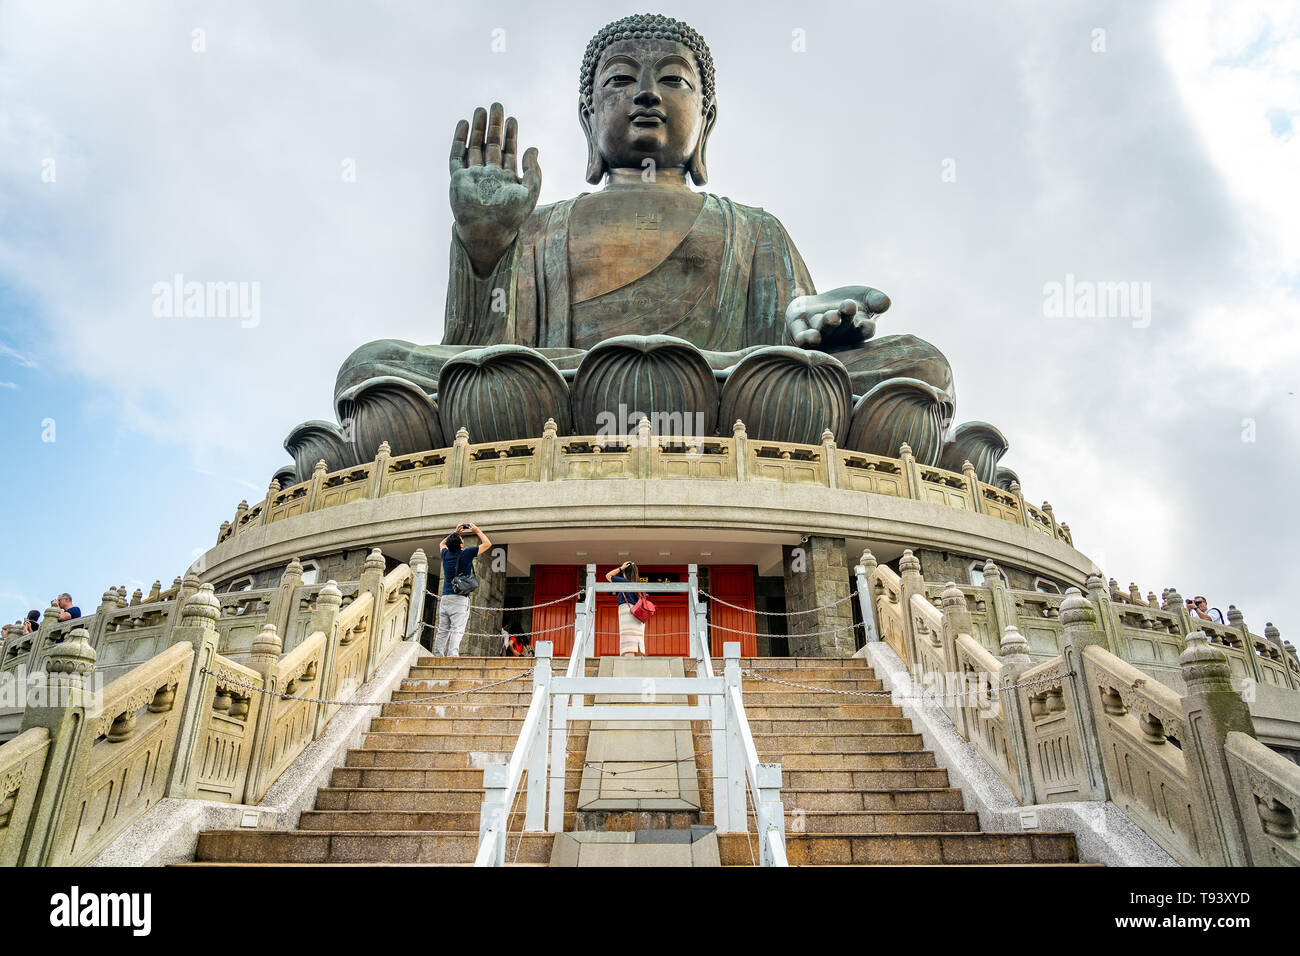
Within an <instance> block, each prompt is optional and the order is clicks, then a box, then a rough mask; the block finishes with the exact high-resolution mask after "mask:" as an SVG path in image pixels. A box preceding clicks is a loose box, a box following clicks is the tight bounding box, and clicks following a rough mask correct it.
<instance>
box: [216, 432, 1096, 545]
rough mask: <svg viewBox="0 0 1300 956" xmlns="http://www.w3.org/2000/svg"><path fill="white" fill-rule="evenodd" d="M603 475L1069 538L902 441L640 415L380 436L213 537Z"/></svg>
mask: <svg viewBox="0 0 1300 956" xmlns="http://www.w3.org/2000/svg"><path fill="white" fill-rule="evenodd" d="M603 478H624V479H634V478H642V479H679V478H681V479H691V480H716V481H775V482H782V483H785V484H808V485H820V486H823V487H830V488H841V489H846V490H850V491H858V492H863V493H866V494H875V495H886V496H890V497H896V498H911V499H914V500H917V501H928V502H931V503H933V504H937V505H941V506H944V507H949V508H955V509H960V510H963V511H971V512H975V513H976V514H985V515H987V516H989V517H991V518H994V519H996V520H999V521H1007V522H1010V523H1013V524H1017V525H1021V526H1023V527H1030V528H1034V529H1035V530H1037V531H1041V532H1043V533H1044V534H1046V535H1048V536H1050V537H1053V538H1055V539H1056V540H1059V541H1063V542H1065V543H1066V544H1070V545H1072V544H1073V542H1072V539H1071V537H1070V531H1069V528H1068V527H1067V526H1066V525H1061V524H1057V522H1056V519H1055V517H1054V516H1053V515H1052V510H1051V505H1049V504H1048V503H1046V502H1044V503H1043V506H1042V507H1041V508H1038V507H1035V506H1033V505H1030V504H1028V503H1027V502H1025V501H1024V500H1023V497H1022V496H1021V494H1020V489H1019V486H1018V485H1013V486H1012V489H1011V490H1010V491H1004V490H1002V489H1000V488H996V487H994V486H992V485H987V484H984V483H983V482H980V481H979V479H978V478H977V477H976V476H975V470H974V468H973V467H967V469H966V470H965V471H964V472H954V471H947V470H945V469H943V468H937V467H933V466H930V465H921V464H918V463H917V461H916V459H915V458H914V457H913V455H912V450H911V449H910V448H909V447H908V446H907V445H903V446H901V448H900V449H899V457H898V458H886V457H882V456H879V455H869V454H865V453H862V452H854V451H847V450H844V449H840V448H837V447H836V445H835V442H834V439H833V438H832V437H831V434H830V432H826V433H825V434H824V435H823V436H822V443H821V444H819V445H803V444H796V443H792V442H774V441H762V440H758V439H753V438H749V437H748V436H747V435H746V433H745V426H744V424H743V423H741V422H736V423H735V425H734V426H733V428H732V434H731V435H730V436H726V437H712V436H710V437H682V436H672V435H655V434H652V433H651V431H650V424H649V422H648V421H647V420H646V419H642V420H641V423H640V425H639V427H638V430H637V431H636V432H635V433H634V434H630V435H568V436H560V435H558V434H557V432H556V429H555V425H554V422H548V423H547V427H546V429H545V430H544V432H543V434H542V435H541V437H539V438H532V439H526V440H521V441H505V442H487V443H481V444H471V443H470V440H469V435H468V433H467V432H466V430H465V429H463V428H462V429H461V430H460V431H459V432H457V434H456V440H455V443H454V444H453V445H452V446H451V447H450V448H440V449H436V450H433V451H425V452H419V453H417V454H413V455H399V456H396V457H394V456H392V455H391V454H390V453H389V446H388V444H387V443H386V442H385V443H383V444H381V445H380V447H379V451H378V453H377V454H376V456H375V459H374V461H371V462H366V463H365V464H361V465H357V466H355V467H351V468H344V469H341V470H338V471H333V472H328V471H326V466H325V463H324V462H323V461H322V462H319V463H318V464H317V466H316V470H315V471H314V472H313V474H312V476H311V478H310V479H309V480H307V481H304V482H300V483H298V484H296V485H292V486H290V487H288V488H280V486H279V484H278V483H275V482H272V484H271V487H270V489H268V491H267V495H266V498H265V499H263V500H262V501H260V502H257V503H255V504H254V505H252V506H250V505H249V504H248V502H247V501H242V502H240V503H239V506H238V507H237V508H236V509H235V516H234V518H233V520H231V521H226V522H222V525H221V529H220V531H219V532H218V535H217V542H218V543H220V542H222V541H225V540H227V539H229V538H231V537H233V536H235V535H238V534H242V533H243V532H244V531H246V530H248V529H250V528H255V527H259V526H262V525H266V524H270V523H273V522H276V521H283V520H285V519H287V518H292V517H295V516H297V515H301V514H306V513H308V512H313V511H320V510H323V509H327V508H333V507H336V506H338V505H343V504H348V503H350V502H354V501H360V500H363V499H367V498H383V497H387V496H388V495H396V494H411V493H414V492H419V491H430V490H433V489H440V488H464V487H474V486H482V485H500V484H509V483H514V482H547V481H575V480H580V479H581V480H588V479H603Z"/></svg>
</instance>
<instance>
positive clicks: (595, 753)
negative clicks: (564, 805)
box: [577, 657, 700, 865]
mask: <svg viewBox="0 0 1300 956" xmlns="http://www.w3.org/2000/svg"><path fill="white" fill-rule="evenodd" d="M599 676H601V677H635V678H640V679H641V687H642V692H641V693H640V694H596V695H594V696H595V701H594V703H596V704H612V705H618V704H631V705H636V706H640V707H644V706H647V705H654V704H658V705H668V704H686V703H687V698H686V696H685V695H667V694H658V695H656V694H655V692H654V680H655V678H657V677H685V676H686V672H685V669H684V667H683V665H682V660H681V658H679V657H603V658H601V660H600V670H599ZM577 809H578V811H579V812H585V811H600V810H623V811H626V810H634V811H647V810H649V811H653V810H696V811H698V810H699V809H700V785H699V775H698V773H697V772H696V767H695V743H694V740H693V738H692V734H691V724H690V721H688V720H677V721H673V722H671V723H663V722H659V723H648V722H630V723H629V722H625V721H620V722H612V721H599V720H597V721H592V723H591V732H590V736H589V738H588V742H587V758H586V762H585V764H584V766H583V769H582V782H581V785H580V788H579V792H578V806H577ZM619 836H620V837H623V838H625V837H626V836H627V834H620V835H619ZM665 865H666V864H665Z"/></svg>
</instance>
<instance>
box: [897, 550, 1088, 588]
mask: <svg viewBox="0 0 1300 956" xmlns="http://www.w3.org/2000/svg"><path fill="white" fill-rule="evenodd" d="M914 553H915V554H916V556H917V557H918V558H919V559H920V561H921V567H922V568H923V569H924V570H925V579H926V580H927V581H933V582H936V583H939V584H943V583H946V582H948V581H952V582H954V583H956V584H971V583H972V582H971V579H970V572H969V570H968V569H969V568H970V565H971V562H972V561H978V562H979V564H980V565H981V566H982V565H983V564H984V562H985V560H986V558H985V557H976V556H971V555H965V554H953V553H952V552H950V551H932V550H930V549H929V548H916V549H915V551H914ZM998 567H999V568H1001V569H1002V572H1003V573H1004V574H1005V575H1006V576H1007V586H1008V587H1011V588H1014V589H1016V590H1019V591H1033V590H1034V589H1035V588H1034V582H1035V580H1036V579H1037V578H1038V577H1040V576H1041V575H1035V574H1032V573H1030V572H1028V571H1022V570H1020V569H1019V568H1013V567H1010V566H1008V565H1007V564H1006V563H1005V562H998ZM1049 580H1050V579H1049ZM1054 583H1055V584H1056V585H1057V586H1058V587H1060V589H1061V592H1062V593H1064V592H1065V589H1066V588H1067V587H1070V586H1071V585H1070V584H1068V583H1062V582H1060V581H1056V582H1054Z"/></svg>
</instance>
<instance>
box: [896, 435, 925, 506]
mask: <svg viewBox="0 0 1300 956" xmlns="http://www.w3.org/2000/svg"><path fill="white" fill-rule="evenodd" d="M898 457H899V459H900V460H901V461H902V462H903V474H904V475H906V476H907V496H908V497H909V498H914V499H916V500H917V501H920V500H921V498H922V495H921V469H920V467H919V466H918V465H917V464H916V457H915V456H914V455H913V454H912V446H911V445H909V444H908V443H907V442H903V444H901V445H899V446H898Z"/></svg>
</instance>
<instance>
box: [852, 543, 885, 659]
mask: <svg viewBox="0 0 1300 956" xmlns="http://www.w3.org/2000/svg"><path fill="white" fill-rule="evenodd" d="M876 567H877V565H876V556H875V555H874V554H872V553H871V552H870V551H863V552H862V557H861V558H859V559H858V563H857V564H856V565H854V567H853V575H854V578H855V580H856V583H857V588H858V610H859V611H860V612H861V613H862V630H863V632H864V634H865V638H866V643H868V644H870V643H872V642H874V641H878V640H880V626H879V622H878V621H877V620H876V602H875V599H874V597H873V596H872V593H871V576H872V575H873V574H875V573H876Z"/></svg>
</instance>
